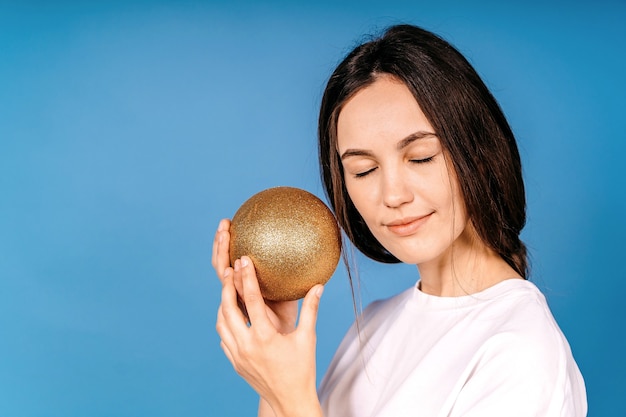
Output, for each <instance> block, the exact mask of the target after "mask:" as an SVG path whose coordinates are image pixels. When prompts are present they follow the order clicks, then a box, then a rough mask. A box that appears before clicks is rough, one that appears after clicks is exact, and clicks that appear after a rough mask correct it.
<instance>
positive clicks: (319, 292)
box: [315, 285, 324, 298]
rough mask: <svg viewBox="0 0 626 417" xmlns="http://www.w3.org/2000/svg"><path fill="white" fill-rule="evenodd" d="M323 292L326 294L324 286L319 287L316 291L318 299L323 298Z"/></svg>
mask: <svg viewBox="0 0 626 417" xmlns="http://www.w3.org/2000/svg"><path fill="white" fill-rule="evenodd" d="M323 292H324V286H323V285H320V286H319V287H317V288H316V289H315V295H317V297H318V298H319V297H321V296H322V293H323Z"/></svg>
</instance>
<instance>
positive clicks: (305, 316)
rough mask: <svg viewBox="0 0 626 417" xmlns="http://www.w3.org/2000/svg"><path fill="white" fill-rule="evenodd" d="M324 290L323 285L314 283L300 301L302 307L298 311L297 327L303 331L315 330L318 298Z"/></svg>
mask: <svg viewBox="0 0 626 417" xmlns="http://www.w3.org/2000/svg"><path fill="white" fill-rule="evenodd" d="M323 292H324V286H323V285H316V286H314V287H313V288H311V289H310V290H309V292H308V293H307V294H306V296H305V297H304V300H303V301H302V309H301V312H300V323H299V324H298V329H302V330H303V331H310V332H315V324H316V323H317V312H318V311H319V305H320V298H321V297H322V293H323Z"/></svg>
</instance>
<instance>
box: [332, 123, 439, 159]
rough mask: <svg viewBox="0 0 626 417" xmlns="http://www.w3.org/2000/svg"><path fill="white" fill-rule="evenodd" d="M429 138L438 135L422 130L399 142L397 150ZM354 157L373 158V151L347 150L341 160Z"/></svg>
mask: <svg viewBox="0 0 626 417" xmlns="http://www.w3.org/2000/svg"><path fill="white" fill-rule="evenodd" d="M428 137H437V135H435V134H434V133H433V132H426V131H423V130H420V131H419V132H415V133H411V134H410V135H409V136H407V137H406V138H404V139H402V140H401V141H400V142H398V144H397V145H396V149H397V150H399V151H401V150H402V149H404V148H406V147H407V146H409V145H410V144H411V143H413V142H415V141H416V140H419V139H424V138H428ZM352 156H373V154H372V152H371V151H368V150H365V149H346V151H345V152H344V153H343V154H341V160H342V161H343V160H344V159H346V158H350V157H352Z"/></svg>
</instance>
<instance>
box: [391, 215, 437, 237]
mask: <svg viewBox="0 0 626 417" xmlns="http://www.w3.org/2000/svg"><path fill="white" fill-rule="evenodd" d="M431 214H432V213H429V214H427V215H425V216H418V217H405V218H403V219H397V220H394V221H392V222H389V223H385V226H386V227H387V229H389V231H390V232H392V233H394V234H396V235H398V236H410V235H412V234H413V233H415V232H416V231H417V229H419V228H420V226H421V225H422V224H424V223H426V221H427V220H428V219H429V218H430V215H431Z"/></svg>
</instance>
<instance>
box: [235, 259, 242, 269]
mask: <svg viewBox="0 0 626 417" xmlns="http://www.w3.org/2000/svg"><path fill="white" fill-rule="evenodd" d="M240 267H241V261H239V259H237V260H236V261H235V271H239V268H240Z"/></svg>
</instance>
